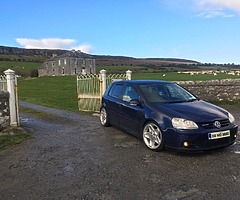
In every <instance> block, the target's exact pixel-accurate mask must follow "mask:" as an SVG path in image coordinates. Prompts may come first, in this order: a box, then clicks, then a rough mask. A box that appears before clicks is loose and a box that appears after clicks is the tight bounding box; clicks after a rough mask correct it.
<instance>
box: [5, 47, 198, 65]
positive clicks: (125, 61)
mask: <svg viewBox="0 0 240 200" xmlns="http://www.w3.org/2000/svg"><path fill="white" fill-rule="evenodd" d="M66 52H67V50H61V49H54V50H51V49H24V48H17V47H7V46H0V60H1V61H26V62H39V63H42V62H44V61H45V60H46V59H49V58H51V57H52V55H53V54H55V55H62V54H64V53H66ZM91 56H92V57H93V58H95V59H96V65H97V66H126V65H127V66H146V67H160V66H169V65H195V64H199V62H197V61H193V60H185V59H174V58H133V57H126V56H110V55H107V56H106V55H91Z"/></svg>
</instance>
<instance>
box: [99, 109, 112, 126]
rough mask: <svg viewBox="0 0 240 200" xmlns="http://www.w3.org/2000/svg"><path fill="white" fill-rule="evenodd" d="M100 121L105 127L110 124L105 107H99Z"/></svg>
mask: <svg viewBox="0 0 240 200" xmlns="http://www.w3.org/2000/svg"><path fill="white" fill-rule="evenodd" d="M100 122H101V124H102V125H103V126H105V127H107V126H110V123H109V120H108V115H107V111H106V109H105V108H101V110H100Z"/></svg>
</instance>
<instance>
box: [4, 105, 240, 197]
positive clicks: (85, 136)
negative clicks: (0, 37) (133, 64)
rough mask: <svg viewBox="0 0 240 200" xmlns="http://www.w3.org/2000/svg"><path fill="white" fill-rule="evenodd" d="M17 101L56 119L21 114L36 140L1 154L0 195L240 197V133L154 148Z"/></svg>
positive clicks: (93, 121) (86, 119) (94, 122)
mask: <svg viewBox="0 0 240 200" xmlns="http://www.w3.org/2000/svg"><path fill="white" fill-rule="evenodd" d="M21 105H22V106H25V107H29V108H32V109H36V110H40V111H44V112H46V113H50V114H51V115H54V116H55V117H54V118H52V119H51V120H50V121H49V119H44V118H37V117H36V116H33V115H27V114H26V113H21V124H22V125H23V126H24V127H26V128H27V129H29V130H31V132H32V133H33V138H32V139H30V140H28V141H26V142H24V143H22V144H21V145H18V146H16V147H13V148H10V149H5V150H3V151H0V199H24V200H25V199H104V200H105V199H106V200H108V199H109V200H114V199H124V200H128V199H131V200H132V199H138V200H142V199H167V200H173V199H211V200H213V199H231V200H235V199H236V200H237V199H239V196H240V187H239V185H240V170H239V169H240V162H239V161H240V136H239V137H238V141H237V143H236V144H235V145H233V146H231V147H229V148H226V149H223V150H217V151H211V152H208V153H203V154H183V153H177V152H175V151H163V152H160V153H156V152H152V151H150V150H148V149H147V148H146V147H145V146H144V144H143V143H142V142H141V141H140V140H138V139H137V138H135V137H132V136H130V135H128V134H127V133H124V132H122V131H119V130H117V129H115V128H113V127H110V128H104V127H102V126H101V125H100V123H99V120H98V118H97V117H96V116H92V115H89V114H83V113H72V112H66V111H61V110H56V109H52V108H45V107H42V106H36V105H31V104H27V103H23V102H21ZM232 111H233V114H234V115H235V117H236V119H237V122H238V124H240V119H239V114H238V113H239V112H238V111H237V110H232Z"/></svg>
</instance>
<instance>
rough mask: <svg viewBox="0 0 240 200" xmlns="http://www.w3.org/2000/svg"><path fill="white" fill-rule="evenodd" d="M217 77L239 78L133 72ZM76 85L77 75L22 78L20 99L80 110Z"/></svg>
mask: <svg viewBox="0 0 240 200" xmlns="http://www.w3.org/2000/svg"><path fill="white" fill-rule="evenodd" d="M163 74H165V76H163ZM217 78H219V79H226V78H238V76H232V75H226V74H220V75H217V76H214V75H194V76H191V75H189V74H178V73H176V72H169V73H133V74H132V79H155V80H156V79H162V80H168V81H190V80H213V79H217ZM76 87H77V80H76V77H75V76H64V77H39V78H26V79H24V78H21V79H19V80H18V91H19V99H20V100H23V101H27V102H30V103H34V104H39V105H44V106H48V107H54V108H60V109H65V110H71V111H77V110H78V105H77V89H76Z"/></svg>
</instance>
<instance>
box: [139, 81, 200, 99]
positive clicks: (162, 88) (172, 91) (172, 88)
mask: <svg viewBox="0 0 240 200" xmlns="http://www.w3.org/2000/svg"><path fill="white" fill-rule="evenodd" d="M140 88H141V89H142V91H143V93H144V96H145V98H146V100H147V101H149V102H156V103H176V102H187V101H194V100H196V98H195V97H194V96H193V95H192V94H191V93H189V92H188V91H186V90H185V89H184V88H182V87H180V86H179V85H177V84H149V85H140Z"/></svg>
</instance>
